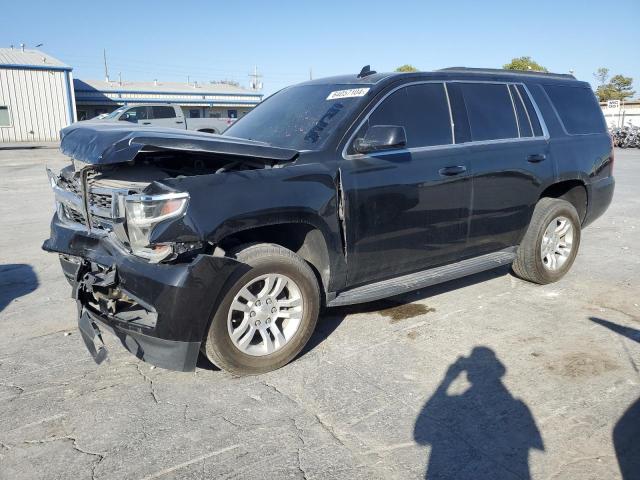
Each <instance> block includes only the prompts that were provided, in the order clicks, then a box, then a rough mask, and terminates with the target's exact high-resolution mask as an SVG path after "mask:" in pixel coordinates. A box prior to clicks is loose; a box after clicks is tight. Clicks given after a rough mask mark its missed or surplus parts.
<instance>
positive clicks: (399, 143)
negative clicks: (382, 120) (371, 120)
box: [354, 125, 407, 153]
mask: <svg viewBox="0 0 640 480" xmlns="http://www.w3.org/2000/svg"><path fill="white" fill-rule="evenodd" d="M406 146H407V134H406V133H405V131H404V127H401V126H398V125H374V126H372V127H369V128H368V129H367V132H366V133H365V134H364V137H361V138H357V139H356V141H355V142H354V149H355V151H356V152H358V153H371V152H379V151H382V150H396V149H400V148H405V147H406Z"/></svg>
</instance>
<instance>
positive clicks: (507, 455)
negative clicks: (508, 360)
mask: <svg viewBox="0 0 640 480" xmlns="http://www.w3.org/2000/svg"><path fill="white" fill-rule="evenodd" d="M463 373H466V379H467V383H468V384H470V386H468V388H467V389H466V390H464V391H463V392H462V393H458V394H457V393H449V392H448V390H450V389H451V388H454V389H456V390H457V388H456V387H455V385H454V383H456V384H457V383H458V382H457V379H459V378H460V377H461V376H462V374H463ZM505 373H506V367H505V366H504V365H503V364H502V362H500V360H498V358H497V357H496V354H495V352H494V351H493V350H491V349H490V348H487V347H484V346H479V347H475V348H474V349H473V350H472V351H471V354H470V355H469V356H468V357H460V358H458V360H456V361H455V362H454V363H453V364H451V365H450V366H449V368H448V370H447V372H446V373H445V376H444V378H443V380H442V382H441V383H440V385H439V386H438V388H437V389H436V391H435V392H434V394H433V395H432V396H431V398H430V399H429V400H428V401H427V403H426V404H425V405H424V407H423V409H422V411H421V412H420V415H419V416H418V418H417V420H416V423H415V427H414V439H415V441H416V442H417V443H418V444H421V445H431V453H430V455H429V464H428V467H427V472H426V475H425V478H428V479H457V480H463V479H474V480H485V479H486V480H494V479H498V478H500V479H510V478H513V479H529V478H531V474H530V472H529V450H531V449H537V450H544V445H543V442H542V436H541V434H540V431H539V430H538V427H537V426H536V422H535V420H534V418H533V416H532V414H531V411H530V410H529V408H528V407H527V405H526V404H525V403H524V402H523V401H522V400H519V399H516V398H514V397H513V396H512V395H511V393H510V392H509V390H507V387H505V385H504V384H503V383H502V380H501V378H502V376H503V375H504V374H505ZM452 386H453V387H452Z"/></svg>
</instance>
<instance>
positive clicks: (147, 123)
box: [142, 122, 151, 125]
mask: <svg viewBox="0 0 640 480" xmlns="http://www.w3.org/2000/svg"><path fill="white" fill-rule="evenodd" d="M142 124H143V125H151V122H142Z"/></svg>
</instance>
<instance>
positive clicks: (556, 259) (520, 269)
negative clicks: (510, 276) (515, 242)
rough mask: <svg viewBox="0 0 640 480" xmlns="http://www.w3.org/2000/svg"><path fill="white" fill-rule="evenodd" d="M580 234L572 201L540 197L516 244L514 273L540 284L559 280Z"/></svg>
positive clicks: (573, 256) (566, 270)
mask: <svg viewBox="0 0 640 480" xmlns="http://www.w3.org/2000/svg"><path fill="white" fill-rule="evenodd" d="M580 234H581V231H580V218H579V217H578V212H577V211H576V209H575V207H574V206H573V205H572V204H571V203H569V202H567V201H566V200H561V199H558V198H542V199H540V201H539V202H538V203H537V204H536V207H535V210H534V211H533V216H532V218H531V223H530V224H529V228H528V229H527V233H526V234H525V236H524V238H523V239H522V243H520V246H519V247H518V251H517V255H516V260H515V261H514V263H513V271H514V273H515V274H516V275H517V276H518V277H520V278H522V279H524V280H529V281H530V282H534V283H540V284H546V283H552V282H555V281H558V280H560V279H561V278H562V277H563V276H564V275H565V274H566V273H567V272H568V271H569V269H570V268H571V265H573V261H574V260H575V258H576V255H577V253H578V248H579V246H580Z"/></svg>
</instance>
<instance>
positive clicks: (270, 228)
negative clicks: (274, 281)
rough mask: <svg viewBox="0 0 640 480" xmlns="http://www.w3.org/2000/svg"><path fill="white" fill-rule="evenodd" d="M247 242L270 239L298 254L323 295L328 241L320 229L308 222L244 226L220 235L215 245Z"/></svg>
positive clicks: (328, 268) (326, 287)
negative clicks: (241, 228) (313, 274)
mask: <svg viewBox="0 0 640 480" xmlns="http://www.w3.org/2000/svg"><path fill="white" fill-rule="evenodd" d="M250 243H273V244H276V245H280V246H281V247H284V248H287V249H289V250H291V251H292V252H294V253H296V254H297V255H299V256H300V257H301V258H302V259H303V260H304V261H305V262H307V264H308V265H309V266H310V267H311V269H312V270H313V272H314V273H315V275H316V278H317V280H318V284H319V285H320V289H321V291H322V292H323V293H324V296H325V297H326V293H327V292H328V291H329V286H330V281H331V273H332V267H331V264H332V262H331V256H330V250H329V244H328V242H327V239H326V238H325V234H324V233H323V232H322V230H321V229H320V228H319V227H318V226H317V225H314V224H312V223H307V222H291V221H289V222H281V223H271V224H267V225H260V226H255V227H251V228H246V229H243V230H240V231H236V232H233V233H229V234H227V235H225V236H224V237H222V238H220V239H219V240H218V241H217V242H216V245H217V246H218V247H220V248H221V249H222V250H224V251H225V252H228V251H229V250H231V249H234V248H237V247H238V246H240V245H245V244H250Z"/></svg>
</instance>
